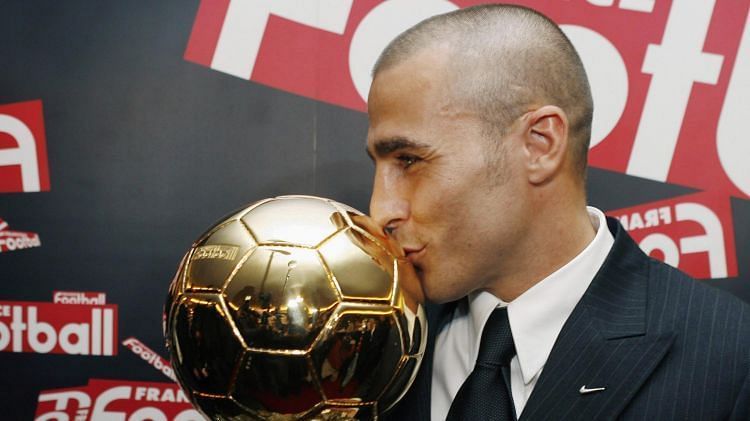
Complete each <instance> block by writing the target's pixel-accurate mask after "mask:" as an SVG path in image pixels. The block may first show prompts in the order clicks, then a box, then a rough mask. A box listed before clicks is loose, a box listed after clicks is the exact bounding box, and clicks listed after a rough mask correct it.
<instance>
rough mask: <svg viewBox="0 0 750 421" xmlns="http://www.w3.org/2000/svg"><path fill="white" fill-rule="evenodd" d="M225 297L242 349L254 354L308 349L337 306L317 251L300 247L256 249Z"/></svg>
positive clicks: (264, 247) (333, 291)
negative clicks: (242, 345)
mask: <svg viewBox="0 0 750 421" xmlns="http://www.w3.org/2000/svg"><path fill="white" fill-rule="evenodd" d="M225 296H226V297H227V302H228V306H229V311H230V313H231V317H232V318H233V319H234V321H235V323H236V325H237V327H238V328H239V331H240V333H241V334H242V336H243V338H244V339H245V343H246V344H247V346H248V347H250V348H255V349H281V350H285V349H296V350H304V349H307V347H309V346H310V344H311V343H312V341H313V340H314V339H315V337H316V336H317V335H318V333H319V332H320V330H321V329H322V328H323V326H325V323H326V321H327V320H328V317H329V316H330V314H331V312H332V311H333V308H334V306H335V305H336V303H338V296H337V293H336V291H335V287H334V285H333V284H332V282H331V280H330V278H329V276H328V274H327V273H326V271H325V268H324V267H323V265H322V263H321V261H320V257H319V255H318V253H317V251H315V250H312V249H305V248H300V247H281V246H260V247H258V248H257V249H256V250H255V252H253V254H252V255H251V256H250V258H248V259H247V261H245V262H244V263H243V264H242V266H241V267H240V268H239V270H238V271H237V274H236V275H235V276H234V277H233V279H232V280H231V281H230V282H229V284H228V285H227V288H226V291H225Z"/></svg>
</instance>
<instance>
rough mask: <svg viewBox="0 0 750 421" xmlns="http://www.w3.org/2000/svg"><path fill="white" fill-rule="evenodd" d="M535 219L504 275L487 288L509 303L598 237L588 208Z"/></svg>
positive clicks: (506, 265) (505, 266)
mask: <svg viewBox="0 0 750 421" xmlns="http://www.w3.org/2000/svg"><path fill="white" fill-rule="evenodd" d="M541 216H543V217H540V218H535V223H534V226H533V227H532V228H531V229H529V231H528V233H527V235H526V236H525V238H524V241H523V244H519V246H518V247H517V249H516V251H515V252H514V253H513V256H511V257H510V258H509V259H505V260H506V261H505V264H504V270H503V276H502V277H501V278H500V279H497V280H496V282H494V283H493V285H491V286H490V288H487V290H488V291H489V292H491V293H492V294H493V295H495V296H496V297H498V298H500V299H502V300H503V301H505V302H510V301H513V300H514V299H515V298H516V297H518V296H520V295H521V294H523V293H524V292H526V290H528V289H529V288H531V287H533V286H534V285H536V284H537V283H539V282H540V281H542V280H543V279H545V278H546V277H547V276H549V275H550V274H552V273H554V272H555V271H556V270H558V269H560V268H561V267H563V266H564V265H565V264H567V263H568V262H570V261H571V260H573V258H575V257H576V256H577V255H578V254H580V253H581V252H582V251H583V250H584V249H585V248H586V246H588V245H589V243H591V241H592V240H593V239H594V236H595V235H596V231H595V229H594V226H593V225H592V223H591V219H590V218H589V214H588V211H587V210H586V208H585V207H582V208H580V207H579V208H578V209H575V210H571V211H570V212H568V213H567V215H566V214H565V213H561V212H557V213H555V214H550V215H546V217H544V215H541Z"/></svg>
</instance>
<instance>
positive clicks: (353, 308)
mask: <svg viewBox="0 0 750 421" xmlns="http://www.w3.org/2000/svg"><path fill="white" fill-rule="evenodd" d="M336 320H337V323H336V325H335V326H334V327H333V329H332V331H331V332H330V333H329V334H327V335H326V336H325V337H324V338H321V340H320V341H318V342H316V343H315V345H314V347H313V349H312V351H311V356H312V361H313V365H314V367H315V370H316V372H317V374H318V377H319V378H320V381H321V386H322V388H323V393H324V394H325V395H326V397H327V398H328V400H329V401H333V400H338V401H344V402H345V401H351V400H352V399H354V402H373V403H374V402H375V401H377V399H378V397H379V396H380V395H381V394H382V393H383V391H384V390H385V388H386V387H387V386H388V383H389V382H390V381H391V379H392V377H393V374H394V373H395V372H396V369H397V368H398V366H399V363H400V361H401V357H402V356H403V352H402V349H403V345H402V343H401V333H400V331H399V328H398V326H396V320H395V319H394V318H393V314H392V311H391V310H390V309H389V308H388V307H387V306H383V307H381V308H377V307H373V306H371V305H364V306H362V305H357V304H354V303H346V304H342V305H341V310H340V311H339V312H337V314H336Z"/></svg>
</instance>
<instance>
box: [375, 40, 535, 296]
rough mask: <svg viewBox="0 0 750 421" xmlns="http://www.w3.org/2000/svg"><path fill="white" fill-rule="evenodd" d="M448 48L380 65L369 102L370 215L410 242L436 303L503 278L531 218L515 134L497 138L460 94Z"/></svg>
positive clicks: (406, 245) (408, 246)
mask: <svg viewBox="0 0 750 421" xmlns="http://www.w3.org/2000/svg"><path fill="white" fill-rule="evenodd" d="M446 56H448V54H446V53H445V52H441V51H440V50H424V51H422V52H420V53H419V54H416V55H414V56H413V57H411V58H409V59H408V60H406V61H404V62H401V63H399V64H397V65H395V66H393V67H390V68H388V69H386V70H384V71H381V72H380V73H379V74H378V75H377V76H376V78H375V80H374V81H373V85H372V87H371V90H370V96H369V100H368V114H369V118H370V128H369V132H368V136H367V149H368V153H369V154H370V155H371V156H372V158H373V160H374V161H375V180H374V186H373V193H372V198H371V202H370V213H371V215H372V217H373V218H374V219H375V221H376V222H377V223H378V224H380V225H381V226H383V227H385V228H386V231H391V232H392V234H391V235H392V236H394V237H395V238H396V239H397V240H398V241H399V242H400V244H401V245H402V246H403V248H404V252H405V253H406V256H407V258H408V259H409V260H411V262H412V263H413V264H414V265H415V267H416V269H417V273H418V274H419V278H420V280H421V282H422V286H423V288H424V290H425V294H426V295H427V297H428V298H429V299H430V300H432V301H435V302H446V301H450V300H454V299H458V298H460V297H462V296H464V295H466V294H468V293H469V292H472V291H474V290H477V289H483V288H488V287H489V286H490V285H491V284H492V283H493V282H494V281H496V280H497V279H499V278H500V277H501V275H502V273H503V272H502V271H503V261H507V260H508V259H509V258H510V257H511V256H512V254H513V244H514V242H515V241H516V239H519V238H521V236H522V235H523V232H524V229H525V227H526V221H527V219H528V216H527V210H526V209H525V207H524V205H523V204H524V203H525V200H523V193H524V186H523V182H522V177H519V176H517V174H518V173H519V171H520V170H521V169H520V167H519V166H518V165H514V164H513V163H514V162H518V161H520V159H518V158H520V157H519V156H518V154H519V153H521V151H520V149H519V148H518V147H517V146H516V144H517V143H518V142H517V141H515V140H514V139H515V137H514V134H513V132H512V131H511V132H510V133H509V134H508V135H506V136H505V137H503V138H502V139H499V138H488V136H490V135H489V134H488V131H487V128H486V126H485V125H484V124H483V123H482V121H481V120H480V119H479V117H478V116H477V115H476V113H474V112H473V111H470V110H469V109H468V108H466V107H464V106H462V105H461V103H460V102H459V101H456V99H455V98H451V95H449V92H448V90H447V89H446V87H447V86H449V83H450V82H449V81H447V80H446V74H445V73H446V72H445V71H444V70H441V69H444V68H443V66H445V62H444V61H445V57H446ZM493 142H495V143H496V142H503V145H502V146H501V147H498V146H494V147H493V146H491V145H492V143H493ZM496 144H497V143H496ZM514 158H516V159H514Z"/></svg>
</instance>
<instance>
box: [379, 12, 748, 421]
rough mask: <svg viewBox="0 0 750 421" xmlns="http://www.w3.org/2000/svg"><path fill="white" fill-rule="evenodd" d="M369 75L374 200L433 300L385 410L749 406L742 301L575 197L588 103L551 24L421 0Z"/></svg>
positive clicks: (597, 414) (681, 410)
mask: <svg viewBox="0 0 750 421" xmlns="http://www.w3.org/2000/svg"><path fill="white" fill-rule="evenodd" d="M373 75H374V79H373V83H372V87H371V90H370V95H369V99H368V114H369V118H370V129H369V133H368V139H367V148H368V153H369V154H370V156H371V157H372V158H373V160H374V162H375V165H376V170H375V181H374V188H373V193H372V199H371V206H370V212H371V214H372V217H373V218H374V219H375V221H376V222H377V223H378V224H379V225H381V226H382V227H383V229H384V232H386V233H387V234H389V235H391V236H392V237H393V238H395V239H396V240H398V241H399V242H400V244H401V245H402V246H403V248H404V252H405V253H406V257H407V258H408V259H409V260H410V261H411V262H412V263H413V264H414V266H415V268H416V269H417V273H418V275H419V278H420V281H421V283H422V286H423V288H424V291H425V295H426V296H427V298H428V299H429V300H430V301H432V302H433V303H437V305H436V306H433V307H430V308H429V310H430V311H429V318H430V322H431V324H430V326H429V331H430V335H429V339H428V350H427V352H426V355H425V357H424V360H423V363H422V367H421V368H420V373H419V375H418V377H417V379H416V380H415V382H414V384H413V386H412V388H411V390H410V391H409V392H408V393H407V395H406V396H405V398H404V400H403V401H402V402H401V403H399V404H398V405H397V406H396V407H395V408H394V409H393V410H392V411H390V413H389V414H388V416H389V417H390V418H391V419H399V420H401V419H404V420H426V419H432V420H443V419H446V417H447V418H448V419H451V420H461V419H482V420H484V419H513V418H514V417H515V418H520V419H530V420H536V419H555V420H559V419H596V420H601V419H615V418H624V419H659V420H662V419H696V420H713V419H743V420H746V419H750V376H749V375H748V373H749V372H750V309H748V306H747V305H746V304H744V303H742V302H740V301H739V300H738V299H735V298H733V297H731V296H729V295H727V294H724V293H722V292H719V291H715V290H712V289H710V288H708V287H705V286H703V285H700V284H698V283H696V282H695V281H693V280H691V279H689V278H688V277H687V276H685V275H684V274H682V273H680V272H678V271H676V270H674V269H672V268H670V267H668V266H666V265H664V264H662V263H659V262H657V261H655V260H652V259H649V258H648V257H647V256H645V255H644V254H643V253H642V252H641V251H640V250H639V249H638V247H637V245H636V244H635V243H634V242H633V241H632V240H631V239H630V238H629V237H628V235H627V233H625V232H624V230H623V229H622V227H621V226H620V225H619V224H618V223H617V222H616V221H614V220H606V219H605V217H604V215H603V214H602V213H601V211H599V210H597V209H594V208H587V207H586V194H585V174H586V155H587V151H588V144H589V137H590V131H591V117H592V111H593V104H592V100H591V95H590V90H589V85H588V81H587V79H586V75H585V72H584V69H583V66H582V64H581V62H580V59H579V57H578V55H577V54H576V52H575V50H574V48H573V47H572V45H571V44H570V42H569V41H568V39H567V38H566V37H565V35H564V34H563V33H562V32H561V31H560V30H559V28H558V27H557V26H556V25H555V24H554V23H552V22H551V21H550V20H549V19H547V18H546V17H544V16H542V15H540V14H538V13H537V12H534V11H532V10H530V9H526V8H522V7H518V6H509V5H487V6H478V7H473V8H468V9H462V10H458V11H455V12H452V13H449V14H445V15H440V16H436V17H433V18H430V19H428V20H426V21H423V22H421V23H420V24H418V25H417V26H415V27H413V28H411V29H409V30H408V31H406V32H405V33H403V34H401V35H400V36H399V37H397V38H396V39H395V40H394V41H393V42H392V43H391V44H390V45H389V46H388V47H387V48H386V50H385V51H384V52H383V53H382V55H381V57H380V58H379V60H378V62H377V63H376V65H375V69H374V71H373ZM501 360H502V361H501Z"/></svg>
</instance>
